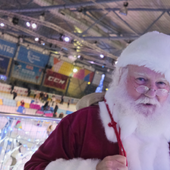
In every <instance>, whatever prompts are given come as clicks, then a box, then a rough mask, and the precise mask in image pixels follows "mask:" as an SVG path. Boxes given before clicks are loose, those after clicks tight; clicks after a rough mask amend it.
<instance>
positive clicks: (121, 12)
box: [119, 2, 128, 16]
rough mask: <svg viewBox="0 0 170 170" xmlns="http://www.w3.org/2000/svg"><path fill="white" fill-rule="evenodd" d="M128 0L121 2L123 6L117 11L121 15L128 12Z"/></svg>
mask: <svg viewBox="0 0 170 170" xmlns="http://www.w3.org/2000/svg"><path fill="white" fill-rule="evenodd" d="M127 7H128V2H124V3H123V7H122V8H121V9H120V11H119V13H120V14H121V15H125V16H126V15H127V13H128V8H127Z"/></svg>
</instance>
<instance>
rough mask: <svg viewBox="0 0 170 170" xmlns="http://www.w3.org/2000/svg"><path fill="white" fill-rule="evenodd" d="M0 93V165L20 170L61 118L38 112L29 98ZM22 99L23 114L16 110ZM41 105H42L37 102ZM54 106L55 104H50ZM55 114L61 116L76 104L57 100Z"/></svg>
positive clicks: (69, 111)
mask: <svg viewBox="0 0 170 170" xmlns="http://www.w3.org/2000/svg"><path fill="white" fill-rule="evenodd" d="M12 97H13V95H11V94H8V93H0V135H1V138H0V169H1V170H22V169H23V167H24V164H25V162H27V161H28V160H29V159H30V157H31V156H32V154H33V153H34V152H35V151H36V150H37V149H38V147H39V146H40V145H41V144H42V143H43V142H44V141H45V140H46V138H47V137H48V135H50V133H51V132H52V131H53V130H54V129H55V128H56V126H57V124H58V123H59V122H60V120H61V119H60V118H53V117H47V116H45V115H43V114H37V113H36V112H37V109H35V108H31V105H30V102H31V100H32V98H29V97H24V96H17V97H16V99H15V100H12ZM21 100H24V102H25V103H26V105H25V110H26V112H25V114H21V113H18V112H17V108H18V106H19V105H20V101H21ZM36 105H39V106H40V107H41V106H43V105H44V103H42V102H37V103H36ZM51 107H54V106H51ZM58 107H59V109H58V111H57V115H59V114H60V113H63V114H64V116H67V114H71V113H72V112H74V111H75V110H76V107H75V105H73V104H70V105H69V107H68V106H67V103H64V104H62V105H61V104H58Z"/></svg>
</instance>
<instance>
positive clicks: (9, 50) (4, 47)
mask: <svg viewBox="0 0 170 170" xmlns="http://www.w3.org/2000/svg"><path fill="white" fill-rule="evenodd" d="M16 48H17V44H15V43H11V42H8V41H5V40H2V39H0V54H1V55H3V56H8V57H10V58H13V57H14V55H15V51H16Z"/></svg>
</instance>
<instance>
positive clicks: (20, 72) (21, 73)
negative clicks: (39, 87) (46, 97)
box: [12, 61, 42, 84]
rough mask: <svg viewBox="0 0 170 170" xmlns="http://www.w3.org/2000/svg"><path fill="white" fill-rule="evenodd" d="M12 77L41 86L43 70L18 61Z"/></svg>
mask: <svg viewBox="0 0 170 170" xmlns="http://www.w3.org/2000/svg"><path fill="white" fill-rule="evenodd" d="M12 77H13V78H16V79H20V80H22V81H26V82H30V83H35V84H40V83H41V79H42V69H40V68H38V67H33V66H30V65H28V64H25V63H22V62H18V61H17V62H15V64H14V68H13V71H12Z"/></svg>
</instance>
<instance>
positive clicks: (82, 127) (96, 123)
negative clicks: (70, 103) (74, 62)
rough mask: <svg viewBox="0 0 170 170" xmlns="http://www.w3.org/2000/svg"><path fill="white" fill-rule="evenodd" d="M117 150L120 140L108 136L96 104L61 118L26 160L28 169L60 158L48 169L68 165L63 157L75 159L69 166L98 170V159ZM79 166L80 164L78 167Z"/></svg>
mask: <svg viewBox="0 0 170 170" xmlns="http://www.w3.org/2000/svg"><path fill="white" fill-rule="evenodd" d="M112 131H113V129H112ZM116 154H119V148H118V144H117V143H113V142H110V141H109V140H108V139H107V137H106V135H105V132H104V127H103V125H102V121H101V117H100V114H99V106H97V105H96V106H91V107H87V108H84V109H81V110H79V111H77V112H75V113H73V114H70V115H68V116H67V117H65V118H64V119H62V121H61V122H60V123H59V125H58V126H57V128H56V129H55V130H54V131H53V133H52V134H51V135H50V136H49V138H48V139H47V140H46V141H45V143H44V144H43V145H41V146H40V148H39V149H38V150H37V151H36V153H35V154H34V155H33V156H32V158H31V160H30V161H29V162H27V163H26V165H25V170H43V169H45V167H46V166H47V165H48V164H49V163H50V162H51V161H55V160H57V159H58V163H57V162H54V163H52V162H51V166H50V165H49V167H47V168H46V169H47V170H50V169H51V170H52V169H65V168H66V167H67V166H69V165H68V164H67V163H65V162H64V161H62V160H61V159H60V158H63V159H65V160H71V161H72V162H73V164H71V167H70V170H72V169H74V170H75V169H82V168H84V169H86V170H87V169H88V170H90V169H94V170H95V166H96V164H97V163H98V159H100V160H102V159H103V158H105V157H106V156H109V155H116ZM73 158H76V159H77V158H83V159H85V160H83V159H82V160H81V159H77V160H76V159H73ZM53 165H54V166H53ZM79 166H81V168H78V167H79ZM59 167H60V168H59ZM67 169H68V167H67Z"/></svg>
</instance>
